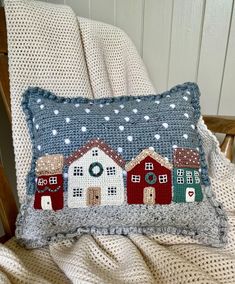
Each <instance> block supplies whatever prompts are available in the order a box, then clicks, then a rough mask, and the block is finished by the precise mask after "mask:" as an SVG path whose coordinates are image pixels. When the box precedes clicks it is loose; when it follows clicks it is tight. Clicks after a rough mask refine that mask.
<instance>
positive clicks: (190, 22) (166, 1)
mask: <svg viewBox="0 0 235 284" xmlns="http://www.w3.org/2000/svg"><path fill="white" fill-rule="evenodd" d="M45 1H46V0H45ZM47 2H54V3H63V2H64V3H65V4H68V5H70V6H71V7H72V8H73V9H74V11H75V12H76V13H77V14H78V15H79V16H82V17H87V18H92V19H94V20H98V21H103V22H105V23H109V24H114V25H117V26H118V27H120V28H122V29H123V30H124V31H125V32H126V33H127V34H128V35H129V36H130V38H131V39H132V41H133V42H134V44H135V45H136V47H137V50H138V51H139V53H140V55H141V56H142V57H143V60H144V62H145V64H146V66H147V69H148V71H149V75H150V78H151V79H152V81H153V84H154V85H155V87H156V88H157V89H158V91H163V90H165V89H167V88H170V87H171V86H173V85H175V84H179V83H182V82H185V81H197V82H198V84H199V87H200V89H201V92H202V97H201V105H202V111H203V113H206V114H216V113H220V114H227V115H235V110H234V107H233V105H235V87H234V84H233V77H234V75H233V74H234V73H235V19H234V17H235V16H234V14H235V12H234V13H233V21H232V26H231V15H232V9H233V6H234V2H235V0H47ZM230 29H231V34H230V39H229V42H228V38H229V32H230ZM226 56H227V59H226Z"/></svg>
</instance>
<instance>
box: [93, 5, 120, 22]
mask: <svg viewBox="0 0 235 284" xmlns="http://www.w3.org/2000/svg"><path fill="white" fill-rule="evenodd" d="M115 3H116V1H115V0H91V8H90V9H91V10H90V15H91V19H93V20H97V21H102V22H105V23H108V24H111V25H114V23H115V8H116V7H115Z"/></svg>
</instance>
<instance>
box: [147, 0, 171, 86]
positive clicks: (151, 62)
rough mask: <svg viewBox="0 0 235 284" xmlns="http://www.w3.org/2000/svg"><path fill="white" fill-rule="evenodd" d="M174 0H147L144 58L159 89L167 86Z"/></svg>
mask: <svg viewBox="0 0 235 284" xmlns="http://www.w3.org/2000/svg"><path fill="white" fill-rule="evenodd" d="M172 9H173V1H170V0H169V1H165V0H158V1H156V0H146V1H145V9H144V35H143V59H144V62H145V64H146V66H147V69H148V71H149V75H150V78H151V79H152V81H153V84H154V85H155V87H156V88H157V90H158V91H163V90H165V89H166V88H167V78H168V62H169V48H170V38H171V16H172Z"/></svg>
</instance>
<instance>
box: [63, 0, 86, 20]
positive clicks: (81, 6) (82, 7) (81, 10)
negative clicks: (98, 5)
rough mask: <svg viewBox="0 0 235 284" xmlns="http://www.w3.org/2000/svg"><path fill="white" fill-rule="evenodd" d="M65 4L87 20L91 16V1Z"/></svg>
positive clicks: (68, 0)
mask: <svg viewBox="0 0 235 284" xmlns="http://www.w3.org/2000/svg"><path fill="white" fill-rule="evenodd" d="M64 1H65V4H67V5H69V6H70V7H72V9H73V10H74V12H75V13H76V14H77V15H79V16H81V17H85V18H89V15H90V10H89V9H90V5H89V3H90V0H64Z"/></svg>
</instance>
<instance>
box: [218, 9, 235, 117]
mask: <svg viewBox="0 0 235 284" xmlns="http://www.w3.org/2000/svg"><path fill="white" fill-rule="evenodd" d="M219 114H223V115H233V116H235V6H234V7H233V18H232V23H231V31H230V36H229V42H228V52H227V58H226V64H225V70H224V80H223V85H222V92H221V98H220V105H219Z"/></svg>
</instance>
